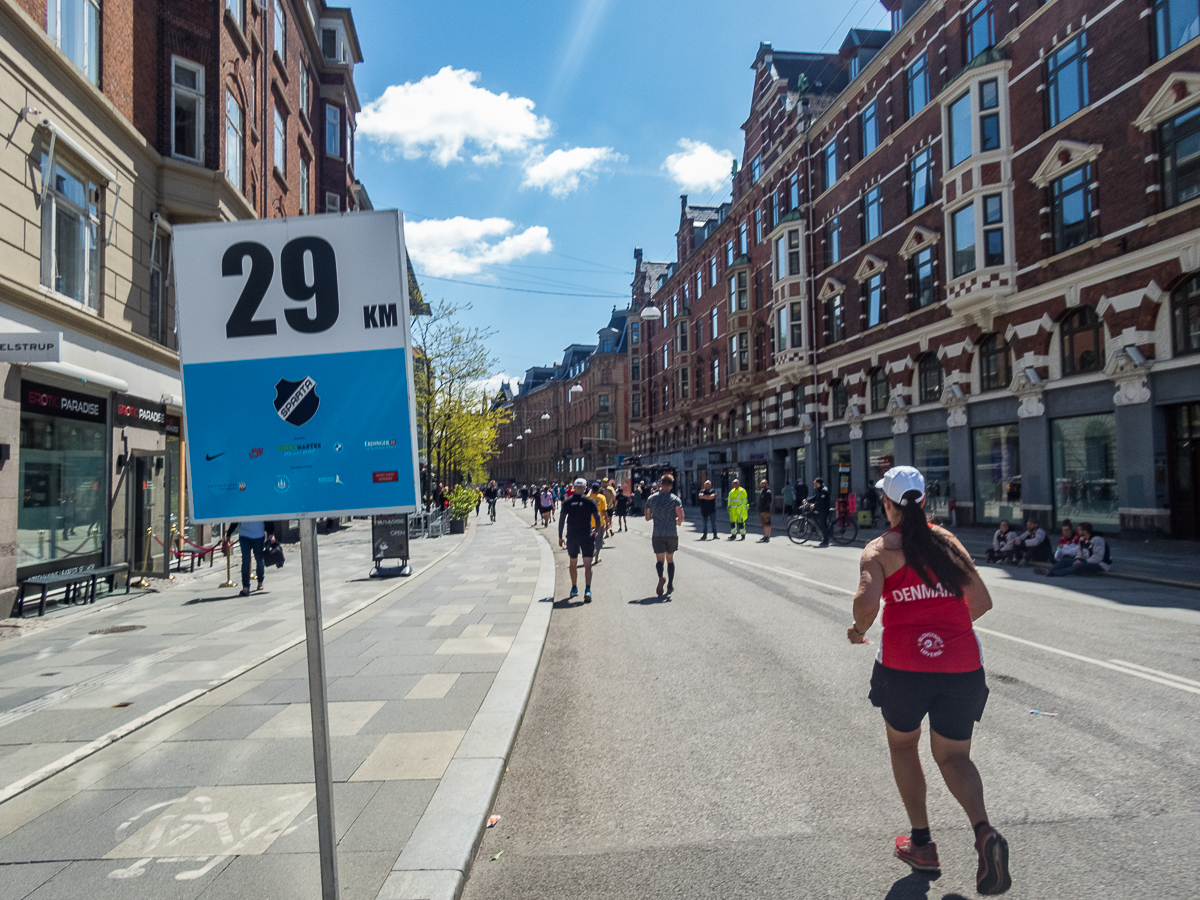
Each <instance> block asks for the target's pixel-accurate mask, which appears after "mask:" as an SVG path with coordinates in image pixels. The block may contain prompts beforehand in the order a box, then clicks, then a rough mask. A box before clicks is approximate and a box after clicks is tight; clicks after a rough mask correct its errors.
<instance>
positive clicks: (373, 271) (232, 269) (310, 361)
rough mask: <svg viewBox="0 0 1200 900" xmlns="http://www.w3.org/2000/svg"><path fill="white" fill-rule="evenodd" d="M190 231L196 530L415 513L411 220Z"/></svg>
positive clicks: (190, 444)
mask: <svg viewBox="0 0 1200 900" xmlns="http://www.w3.org/2000/svg"><path fill="white" fill-rule="evenodd" d="M174 234H175V291H176V298H177V304H178V308H179V343H180V357H181V361H182V366H183V394H184V398H183V399H184V422H185V428H186V437H187V449H188V471H189V476H190V478H189V481H190V483H191V486H192V489H191V491H190V492H189V493H190V495H191V500H192V518H193V520H194V521H196V522H221V521H229V520H233V519H284V518H308V517H316V516H333V515H365V514H369V513H386V512H410V511H413V510H415V509H416V503H417V496H416V490H417V447H416V406H415V401H414V390H413V367H412V352H411V345H410V339H409V318H408V316H409V310H408V289H407V286H408V274H407V272H406V271H405V268H404V265H405V255H404V253H403V233H402V222H401V218H400V214H399V213H398V212H396V211H394V210H392V211H381V212H364V213H355V214H354V215H346V216H303V217H301V218H293V219H264V220H259V221H252V222H230V223H212V224H202V225H181V226H177V227H176V228H175V231H174Z"/></svg>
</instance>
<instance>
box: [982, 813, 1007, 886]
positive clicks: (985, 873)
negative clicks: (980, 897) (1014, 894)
mask: <svg viewBox="0 0 1200 900" xmlns="http://www.w3.org/2000/svg"><path fill="white" fill-rule="evenodd" d="M975 850H976V852H977V853H978V854H979V868H978V869H977V870H976V872H975V890H977V891H979V893H981V894H1003V893H1004V892H1005V891H1007V890H1008V889H1009V888H1010V887H1012V877H1011V876H1010V875H1009V874H1008V841H1006V840H1005V839H1004V838H1003V837H1001V836H1000V832H998V831H997V830H996V829H995V828H993V827H992V826H991V825H985V826H984V827H983V828H982V829H980V832H979V836H978V837H977V838H975Z"/></svg>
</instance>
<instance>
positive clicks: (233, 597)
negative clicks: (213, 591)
mask: <svg viewBox="0 0 1200 900" xmlns="http://www.w3.org/2000/svg"><path fill="white" fill-rule="evenodd" d="M241 596H242V595H241V594H228V595H227V596H224V597H193V598H192V599H191V600H186V601H184V604H183V605H184V606H194V605H195V604H197V603H220V602H221V601H223V600H238V599H240V598H241Z"/></svg>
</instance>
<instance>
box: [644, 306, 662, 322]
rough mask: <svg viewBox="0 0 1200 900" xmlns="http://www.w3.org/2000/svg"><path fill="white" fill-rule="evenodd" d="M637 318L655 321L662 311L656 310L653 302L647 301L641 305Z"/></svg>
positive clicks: (659, 317) (660, 316)
mask: <svg viewBox="0 0 1200 900" xmlns="http://www.w3.org/2000/svg"><path fill="white" fill-rule="evenodd" d="M639 318H641V320H642V321H643V322H657V321H658V320H659V319H661V318H662V313H660V312H659V311H658V307H657V306H655V305H654V304H653V303H647V304H646V305H645V306H643V307H642V311H641V314H640V315H639Z"/></svg>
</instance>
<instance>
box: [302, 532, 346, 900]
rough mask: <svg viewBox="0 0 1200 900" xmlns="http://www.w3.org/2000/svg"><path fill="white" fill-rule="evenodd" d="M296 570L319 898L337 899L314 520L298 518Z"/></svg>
mask: <svg viewBox="0 0 1200 900" xmlns="http://www.w3.org/2000/svg"><path fill="white" fill-rule="evenodd" d="M300 573H301V576H302V578H303V581H304V628H305V634H306V638H307V639H306V643H307V645H308V704H309V709H310V710H311V712H312V739H313V771H314V772H315V774H316V784H317V843H318V845H319V847H320V851H321V900H338V896H339V895H338V875H337V839H336V837H335V834H336V833H335V831H334V827H333V768H332V764H331V760H330V752H329V701H328V698H327V697H326V696H325V637H324V634H323V632H322V630H321V571H320V566H319V565H318V563H317V523H316V522H315V521H314V520H313V519H301V520H300Z"/></svg>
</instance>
